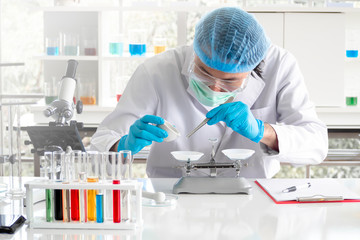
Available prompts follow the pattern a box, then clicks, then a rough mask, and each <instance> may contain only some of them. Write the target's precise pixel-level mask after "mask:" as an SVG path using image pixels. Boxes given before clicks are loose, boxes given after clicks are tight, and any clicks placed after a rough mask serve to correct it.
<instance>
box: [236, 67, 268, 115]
mask: <svg viewBox="0 0 360 240" xmlns="http://www.w3.org/2000/svg"><path fill="white" fill-rule="evenodd" d="M264 87H265V82H264V80H262V79H261V78H260V77H259V76H258V75H257V74H256V73H255V72H252V73H251V76H250V79H249V82H248V84H247V86H246V88H245V89H244V91H242V92H240V93H238V94H237V95H236V97H235V100H234V102H238V101H241V102H243V103H245V104H246V105H248V107H249V108H251V107H252V105H254V103H255V101H256V100H257V99H258V98H259V95H260V93H261V92H262V90H263V89H264Z"/></svg>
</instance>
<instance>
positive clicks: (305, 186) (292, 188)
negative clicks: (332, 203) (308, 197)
mask: <svg viewBox="0 0 360 240" xmlns="http://www.w3.org/2000/svg"><path fill="white" fill-rule="evenodd" d="M309 187H311V183H309V182H308V183H306V184H302V185H298V186H292V187H288V188H285V189H284V190H282V192H283V193H288V192H294V191H296V190H299V189H304V188H309Z"/></svg>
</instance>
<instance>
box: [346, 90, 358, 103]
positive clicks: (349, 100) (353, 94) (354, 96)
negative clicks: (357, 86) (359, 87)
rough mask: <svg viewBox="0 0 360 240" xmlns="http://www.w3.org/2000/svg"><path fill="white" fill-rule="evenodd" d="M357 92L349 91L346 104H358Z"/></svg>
mask: <svg viewBox="0 0 360 240" xmlns="http://www.w3.org/2000/svg"><path fill="white" fill-rule="evenodd" d="M357 95H358V94H357V92H356V91H348V92H347V94H346V97H345V100H346V106H349V107H350V106H356V105H357Z"/></svg>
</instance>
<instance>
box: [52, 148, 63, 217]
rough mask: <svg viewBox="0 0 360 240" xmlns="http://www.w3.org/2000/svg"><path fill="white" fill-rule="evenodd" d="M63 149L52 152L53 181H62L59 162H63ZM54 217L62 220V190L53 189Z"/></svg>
mask: <svg viewBox="0 0 360 240" xmlns="http://www.w3.org/2000/svg"><path fill="white" fill-rule="evenodd" d="M64 157H65V153H64V151H55V152H53V164H52V167H53V171H52V172H53V181H54V182H62V172H61V164H63V162H64ZM54 219H55V220H63V199H62V190H61V189H54Z"/></svg>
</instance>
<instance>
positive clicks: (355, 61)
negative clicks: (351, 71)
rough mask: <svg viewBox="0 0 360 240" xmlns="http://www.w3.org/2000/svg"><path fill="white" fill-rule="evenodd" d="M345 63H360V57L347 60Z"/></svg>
mask: <svg viewBox="0 0 360 240" xmlns="http://www.w3.org/2000/svg"><path fill="white" fill-rule="evenodd" d="M345 62H347V63H360V57H357V58H345Z"/></svg>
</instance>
